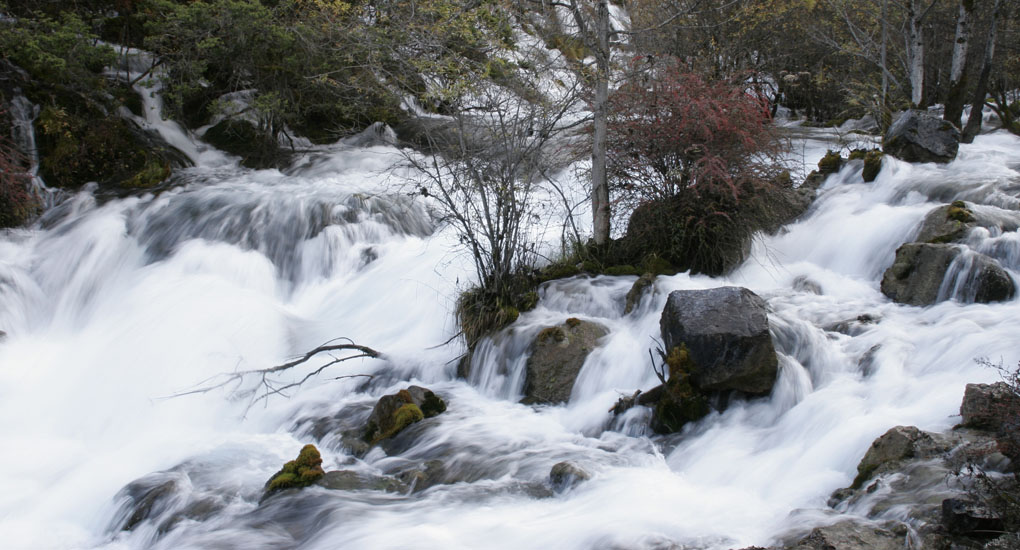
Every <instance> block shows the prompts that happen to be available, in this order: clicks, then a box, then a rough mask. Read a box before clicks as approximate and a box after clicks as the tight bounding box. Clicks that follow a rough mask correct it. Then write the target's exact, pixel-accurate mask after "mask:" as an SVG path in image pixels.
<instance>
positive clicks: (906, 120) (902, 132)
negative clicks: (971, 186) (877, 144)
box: [882, 110, 960, 163]
mask: <svg viewBox="0 0 1020 550" xmlns="http://www.w3.org/2000/svg"><path fill="white" fill-rule="evenodd" d="M959 148H960V131H959V130H958V129H957V128H956V126H953V124H952V123H950V122H947V121H944V120H942V119H941V118H937V117H934V116H931V115H929V114H927V113H925V112H924V111H917V110H911V111H907V112H906V113H904V114H903V116H901V117H900V118H899V119H897V120H896V122H894V123H893V125H892V126H890V127H889V131H888V132H886V134H885V137H884V138H883V139H882V150H883V151H884V152H885V153H886V154H890V155H893V156H894V157H896V158H899V159H902V160H905V161H907V162H940V163H946V162H950V161H952V160H953V159H955V158H956V153H957V151H958V150H959Z"/></svg>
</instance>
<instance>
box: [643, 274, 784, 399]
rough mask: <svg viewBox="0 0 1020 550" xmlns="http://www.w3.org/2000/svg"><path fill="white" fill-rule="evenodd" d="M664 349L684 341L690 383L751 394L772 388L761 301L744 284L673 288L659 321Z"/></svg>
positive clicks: (775, 364)
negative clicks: (690, 288) (706, 288)
mask: <svg viewBox="0 0 1020 550" xmlns="http://www.w3.org/2000/svg"><path fill="white" fill-rule="evenodd" d="M659 326H660V327H661V330H662V340H663V342H664V344H665V348H666V351H667V353H670V352H672V350H673V348H676V347H679V346H680V345H681V344H684V345H686V346H687V349H688V350H689V351H690V358H691V360H692V361H693V363H694V368H693V370H692V372H691V383H692V384H693V385H694V386H696V387H697V388H699V389H700V390H704V391H726V390H735V391H740V392H745V393H749V394H754V395H761V394H767V393H768V392H769V391H771V390H772V385H773V384H775V381H776V376H777V374H778V368H779V359H778V357H777V356H776V350H775V348H774V347H773V345H772V337H771V335H770V334H769V323H768V313H767V311H766V306H765V301H764V300H762V299H761V298H760V297H759V296H758V295H757V294H755V293H753V292H751V291H750V290H748V289H746V288H739V287H720V288H712V289H708V290H677V291H675V292H672V293H671V294H670V295H669V299H668V300H667V301H666V307H665V308H664V309H663V311H662V317H661V319H660V321H659Z"/></svg>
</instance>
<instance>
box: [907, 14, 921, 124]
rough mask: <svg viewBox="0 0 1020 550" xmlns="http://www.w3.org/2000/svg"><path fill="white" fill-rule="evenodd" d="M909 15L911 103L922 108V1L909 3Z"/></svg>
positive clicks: (912, 105)
mask: <svg viewBox="0 0 1020 550" xmlns="http://www.w3.org/2000/svg"><path fill="white" fill-rule="evenodd" d="M907 12H908V13H907V14H908V18H909V19H910V38H909V43H908V47H909V50H908V52H909V53H908V55H909V59H910V103H911V107H915V108H916V107H920V106H921V102H922V101H923V100H924V32H923V29H922V27H921V21H922V19H923V18H924V13H923V12H922V11H921V6H920V0H909V1H908V2H907Z"/></svg>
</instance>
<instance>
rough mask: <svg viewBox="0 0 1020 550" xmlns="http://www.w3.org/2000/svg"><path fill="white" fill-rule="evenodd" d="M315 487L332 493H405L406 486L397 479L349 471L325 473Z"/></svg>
mask: <svg viewBox="0 0 1020 550" xmlns="http://www.w3.org/2000/svg"><path fill="white" fill-rule="evenodd" d="M315 484H316V485H318V486H320V487H325V488H326V489H331V490H334V491H385V492H387V493H404V492H407V485H405V484H404V483H402V482H401V481H400V480H398V479H394V478H392V477H386V476H376V475H371V474H366V473H361V472H354V471H351V470H335V471H332V472H326V473H325V474H324V475H323V476H322V477H321V478H319V479H318V480H317V481H316V482H315Z"/></svg>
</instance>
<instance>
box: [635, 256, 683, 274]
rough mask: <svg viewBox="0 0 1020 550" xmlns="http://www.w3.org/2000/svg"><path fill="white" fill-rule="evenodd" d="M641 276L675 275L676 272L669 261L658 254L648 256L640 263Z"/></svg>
mask: <svg viewBox="0 0 1020 550" xmlns="http://www.w3.org/2000/svg"><path fill="white" fill-rule="evenodd" d="M641 271H642V273H641V275H644V274H645V273H651V274H652V275H675V274H676V272H677V270H676V268H675V267H673V264H671V263H669V260H667V259H665V258H663V257H661V256H659V255H658V254H649V255H647V256H645V258H644V260H643V261H642V262H641Z"/></svg>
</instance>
